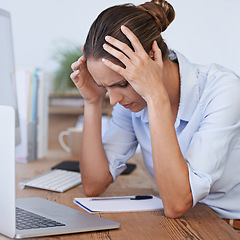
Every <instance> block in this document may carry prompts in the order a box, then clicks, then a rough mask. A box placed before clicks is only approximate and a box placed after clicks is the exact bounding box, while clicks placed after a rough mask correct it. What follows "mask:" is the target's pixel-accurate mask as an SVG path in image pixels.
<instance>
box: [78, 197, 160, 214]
mask: <svg viewBox="0 0 240 240" xmlns="http://www.w3.org/2000/svg"><path fill="white" fill-rule="evenodd" d="M134 197H135V196H124V197H112V198H104V197H102V198H75V199H74V203H76V204H77V205H78V206H80V207H82V208H83V209H85V210H86V211H88V212H90V213H101V212H102V213H103V212H136V211H156V210H161V209H163V204H162V200H161V199H160V198H158V197H155V196H152V198H150V199H143V200H131V198H134Z"/></svg>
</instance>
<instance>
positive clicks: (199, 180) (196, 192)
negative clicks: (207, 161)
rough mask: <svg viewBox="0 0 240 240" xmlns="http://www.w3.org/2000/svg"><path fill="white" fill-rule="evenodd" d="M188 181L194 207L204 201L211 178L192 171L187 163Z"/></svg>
mask: <svg viewBox="0 0 240 240" xmlns="http://www.w3.org/2000/svg"><path fill="white" fill-rule="evenodd" d="M188 172H189V181H190V186H191V191H192V197H193V206H192V207H194V206H195V205H196V204H197V203H198V202H199V201H200V200H202V199H204V198H205V197H206V196H207V195H208V194H209V192H210V187H211V182H212V180H211V177H210V176H209V175H207V174H205V173H200V172H197V171H194V170H193V169H191V168H190V166H189V163H188Z"/></svg>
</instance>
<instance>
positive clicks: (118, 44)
mask: <svg viewBox="0 0 240 240" xmlns="http://www.w3.org/2000/svg"><path fill="white" fill-rule="evenodd" d="M105 40H106V41H107V42H108V43H110V44H111V45H113V46H114V47H116V48H118V49H119V50H121V51H122V52H124V54H125V55H126V56H128V57H129V58H130V59H134V52H133V50H132V49H131V48H130V47H129V46H128V45H127V44H126V43H123V42H121V41H119V40H117V39H116V38H114V37H111V36H106V37H105ZM108 46H109V45H108ZM119 53H120V51H119ZM110 54H111V53H110ZM115 57H116V56H115Z"/></svg>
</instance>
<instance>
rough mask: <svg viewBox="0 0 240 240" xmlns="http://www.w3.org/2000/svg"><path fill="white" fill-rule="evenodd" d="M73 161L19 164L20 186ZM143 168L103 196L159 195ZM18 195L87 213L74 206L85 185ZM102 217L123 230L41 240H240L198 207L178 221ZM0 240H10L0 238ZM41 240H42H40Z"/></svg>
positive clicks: (158, 216) (145, 215) (57, 155)
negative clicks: (39, 198) (43, 199)
mask: <svg viewBox="0 0 240 240" xmlns="http://www.w3.org/2000/svg"><path fill="white" fill-rule="evenodd" d="M139 158H140V157H139V156H137V155H136V156H135V157H134V158H133V159H132V160H131V161H132V162H136V161H138V160H139ZM65 159H70V160H71V159H74V158H72V157H69V156H68V155H67V153H65V152H63V151H60V150H59V151H56V150H55V151H50V152H49V156H48V157H47V158H45V159H40V160H38V161H34V162H31V163H28V164H16V176H17V177H16V184H18V183H19V182H20V181H23V180H25V179H28V178H31V177H34V176H36V175H39V174H41V173H44V172H46V171H49V170H50V168H51V167H52V166H54V165H56V164H57V163H58V162H60V161H62V160H65ZM141 164H142V163H140V164H138V165H137V168H136V170H134V172H133V173H132V174H130V175H129V176H126V175H121V176H120V177H119V178H118V180H117V181H116V182H115V183H113V184H112V185H111V186H110V187H109V188H108V190H107V191H106V192H105V193H104V194H102V196H120V195H135V194H157V192H156V191H155V187H156V186H155V185H154V182H153V181H152V183H151V178H150V175H149V176H148V175H147V174H145V173H144V171H145V170H144V169H143V168H141ZM16 195H17V197H18V198H22V197H42V198H46V199H48V200H51V201H55V202H58V203H61V204H64V205H67V206H69V207H72V208H75V209H77V210H79V211H83V210H82V209H81V208H80V207H78V206H77V205H75V204H74V203H73V199H74V197H84V196H85V195H84V192H83V188H82V186H81V185H79V186H77V187H75V188H73V189H71V190H69V191H67V192H65V193H55V192H51V191H45V190H39V189H31V188H28V189H24V190H20V189H19V188H18V186H17V189H16ZM96 215H98V216H101V217H104V218H107V219H110V220H113V221H116V222H119V223H121V227H120V229H117V230H110V231H98V232H89V233H79V234H71V235H62V236H55V237H44V238H40V239H67V240H69V239H112V240H115V239H116V240H118V239H120V240H121V239H123V240H128V239H131V240H132V239H138V240H141V239H143V240H147V239H151V240H153V239H158V240H159V239H160V240H161V239H164V240H167V239H174V240H175V239H211V240H214V239H231V240H234V239H240V235H239V234H238V233H237V232H235V231H234V230H233V229H232V228H231V227H230V226H229V225H228V224H226V223H225V222H224V221H223V220H222V219H221V218H220V217H218V216H217V215H216V214H215V213H214V212H213V211H212V210H211V209H210V208H209V207H207V206H206V205H203V204H197V206H196V207H194V208H193V209H191V210H190V211H189V212H188V213H187V214H185V215H184V216H183V217H181V218H178V219H169V218H166V217H165V216H164V213H163V211H152V212H135V213H134V212H132V213H104V214H103V213H101V214H96ZM0 239H8V238H6V237H4V236H2V235H0ZM36 239H39V238H36Z"/></svg>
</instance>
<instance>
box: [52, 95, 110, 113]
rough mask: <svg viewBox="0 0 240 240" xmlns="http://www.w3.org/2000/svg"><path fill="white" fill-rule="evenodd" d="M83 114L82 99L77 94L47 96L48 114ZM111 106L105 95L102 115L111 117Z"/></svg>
mask: <svg viewBox="0 0 240 240" xmlns="http://www.w3.org/2000/svg"><path fill="white" fill-rule="evenodd" d="M83 113H84V99H83V98H82V97H81V95H80V94H79V93H70V94H69V93H65V94H57V93H51V94H50V96H49V114H68V115H81V114H83ZM111 113H112V106H111V105H110V103H109V97H108V95H106V97H105V101H104V105H103V112H102V114H103V115H109V116H110V115H111Z"/></svg>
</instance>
